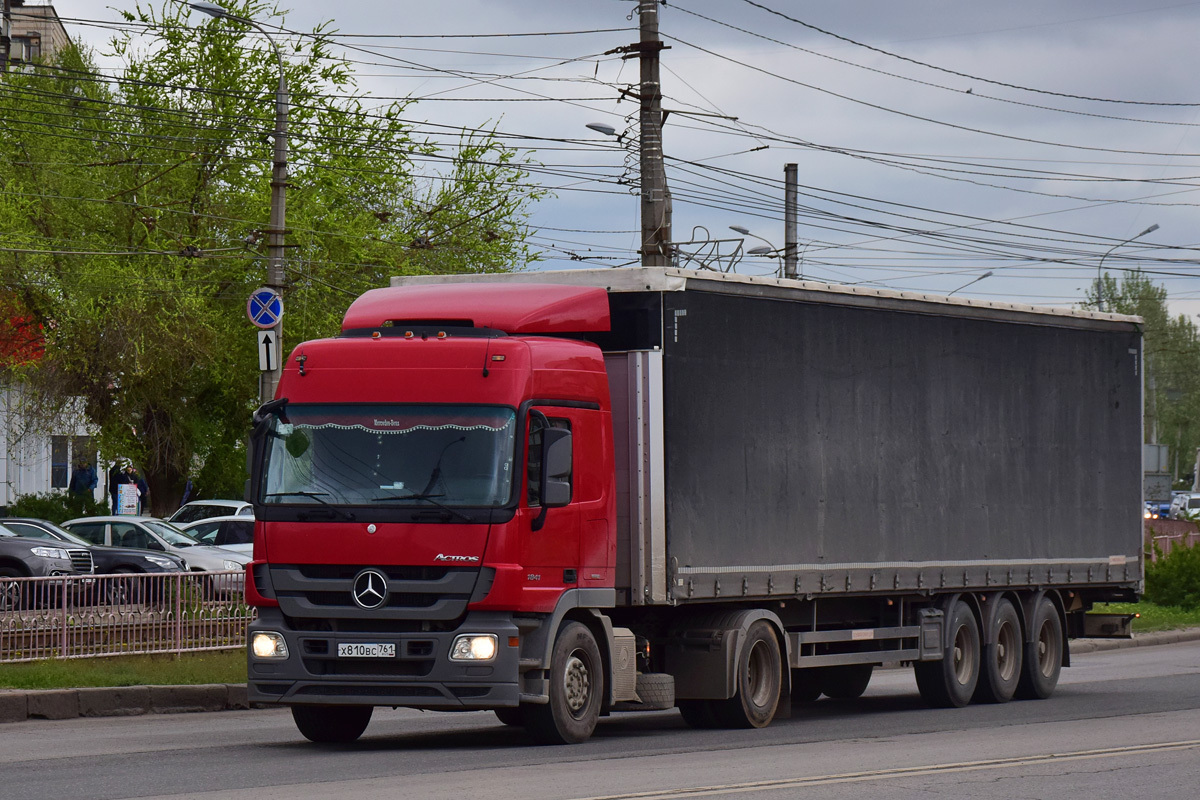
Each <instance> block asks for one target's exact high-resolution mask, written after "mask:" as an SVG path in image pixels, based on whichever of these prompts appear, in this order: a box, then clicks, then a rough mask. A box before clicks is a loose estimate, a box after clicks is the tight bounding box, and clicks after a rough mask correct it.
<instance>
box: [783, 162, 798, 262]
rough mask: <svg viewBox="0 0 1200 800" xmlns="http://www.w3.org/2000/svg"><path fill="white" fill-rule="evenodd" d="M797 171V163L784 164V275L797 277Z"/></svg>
mask: <svg viewBox="0 0 1200 800" xmlns="http://www.w3.org/2000/svg"><path fill="white" fill-rule="evenodd" d="M796 171H797V166H796V165H795V164H784V165H783V183H784V190H783V277H785V278H795V277H796V263H797V261H798V260H799V259H797V258H796Z"/></svg>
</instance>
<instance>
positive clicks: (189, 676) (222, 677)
mask: <svg viewBox="0 0 1200 800" xmlns="http://www.w3.org/2000/svg"><path fill="white" fill-rule="evenodd" d="M245 682H246V651H245V650H244V649H241V648H239V649H237V650H220V651H214V652H208V653H183V654H181V655H178V656H174V655H153V656H145V655H142V656H113V657H111V658H109V657H105V658H72V659H63V660H45V661H28V662H23V663H20V664H0V688H3V689H76V688H80V687H84V686H172V685H195V684H202V683H245Z"/></svg>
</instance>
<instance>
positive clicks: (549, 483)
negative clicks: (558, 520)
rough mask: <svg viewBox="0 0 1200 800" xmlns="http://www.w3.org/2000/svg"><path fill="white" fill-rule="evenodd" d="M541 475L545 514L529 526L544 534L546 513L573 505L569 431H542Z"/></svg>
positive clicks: (559, 429) (540, 482)
mask: <svg viewBox="0 0 1200 800" xmlns="http://www.w3.org/2000/svg"><path fill="white" fill-rule="evenodd" d="M541 449H542V452H541V459H542V474H541V479H540V481H539V486H538V496H539V498H540V499H541V504H542V510H541V511H540V512H539V513H538V515H537V516H536V517H535V518H534V519H533V522H532V523H531V524H530V526H529V527H530V530H535V531H537V530H541V529H542V526H543V525H545V524H546V511H547V510H549V509H551V508H559V507H561V506H565V505H567V504H568V503H570V502H571V463H572V452H571V431H569V430H567V429H566V428H544V429H543V430H542V448H541Z"/></svg>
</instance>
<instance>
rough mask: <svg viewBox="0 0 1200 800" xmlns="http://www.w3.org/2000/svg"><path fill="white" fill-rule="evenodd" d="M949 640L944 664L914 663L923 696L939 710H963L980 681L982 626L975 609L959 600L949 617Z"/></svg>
mask: <svg viewBox="0 0 1200 800" xmlns="http://www.w3.org/2000/svg"><path fill="white" fill-rule="evenodd" d="M946 627H947V634H948V635H947V639H948V643H947V645H946V649H945V652H943V654H942V660H941V661H918V662H916V663H914V664H913V672H914V673H915V674H916V677H917V689H919V690H920V692H921V697H922V698H923V699H924V700H925V702H926V703H928V704H929V705H931V706H934V707H935V708H962V707H963V706H965V705H966V704H967V703H970V702H971V696H972V695H973V694H975V686H976V684H977V683H978V682H979V662H980V659H981V655H980V647H979V623H977V622H976V621H975V615H974V614H973V613H971V608H970V606H968V605H967V604H966V603H964V602H963V601H962V600H956V601H955V602H954V605H953V606H951V608H950V613H949V614H947V615H946Z"/></svg>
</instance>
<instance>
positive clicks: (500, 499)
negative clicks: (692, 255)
mask: <svg viewBox="0 0 1200 800" xmlns="http://www.w3.org/2000/svg"><path fill="white" fill-rule="evenodd" d="M1142 358H1143V354H1142V339H1141V333H1140V327H1139V320H1138V319H1137V318H1135V317H1126V316H1119V315H1114V314H1107V313H1097V312H1090V311H1080V310H1064V309H1048V308H1035V307H1029V306H1020V305H1012V304H1006V303H989V302H980V301H977V300H969V299H962V298H953V297H951V298H946V297H938V296H931V295H921V294H912V293H903V292H895V291H888V290H870V289H863V288H854V287H842V286H836V285H828V284H823V283H815V282H810V281H796V280H780V279H774V278H757V277H748V276H739V275H734V274H729V273H720V272H711V271H687V270H677V269H661V268H634V269H612V270H591V269H584V270H565V271H558V272H528V273H512V274H488V275H460V276H426V277H403V278H396V279H393V281H392V285H391V286H389V287H386V288H380V289H374V290H371V291H368V292H367V293H365V294H364V295H362V296H361V297H360V298H358V299H357V300H355V301H354V302H353V303H352V304H351V305H350V307H349V309H348V310H347V311H346V314H345V318H344V321H343V325H342V331H341V333H340V334H338V335H337V336H334V337H332V338H329V339H321V340H316V341H308V342H304V343H302V344H300V345H298V346H297V347H296V348H295V349H294V350H293V351H292V353H291V355H290V356H289V358H288V360H287V362H286V367H285V369H284V371H283V375H282V378H281V380H280V382H279V388H278V393H277V396H276V398H275V399H274V400H272V401H271V402H269V403H266V404H265V405H264V406H263V407H262V408H260V409H259V410H258V412H256V414H255V416H254V428H253V433H252V436H251V440H250V441H251V448H250V451H251V454H250V455H251V479H250V482H249V483H248V489H247V499H248V500H249V501H251V502H253V504H254V508H255V516H256V520H257V521H256V527H257V530H256V534H255V540H254V560H253V562H252V563H251V564H250V565H249V567H248V580H247V598H248V601H249V602H250V603H251V604H252V605H254V606H256V607H257V612H258V614H257V619H256V620H255V621H254V622H253V623H252V624H251V626H250V629H249V633H248V637H249V641H248V659H249V664H248V669H249V683H248V688H249V696H250V700H251V701H252V702H255V703H268V704H280V705H285V706H290V707H291V710H292V713H293V716H294V718H295V721H296V724H297V726H298V728H299V730H300V732H301V733H303V734H304V735H305V736H306V737H307V738H309V739H312V740H314V741H351V740H354V739H356V738H357V737H358V736H360V735H361V734H362V732H363V731H364V730H365V728H366V726H367V724H368V723H369V721H370V718H371V714H372V710H373V708H374V707H376V706H394V707H395V706H399V707H410V708H421V709H434V710H468V709H490V710H493V711H495V713H496V715H497V716H498V717H499V719H500V721H501V722H504V723H506V724H510V725H520V726H524V727H525V728H526V729H528V730H529V731H530V732H531V733H532V735H533V738H534V739H536V740H537V741H541V742H549V743H576V742H582V741H584V740H586V739H587V738H588V737H589V736H590V735H591V734H592V732H593V730H594V728H595V726H596V724H597V721H598V719H599V718H600V717H602V716H604V715H607V714H609V713H612V712H614V711H622V710H635V709H649V708H670V707H673V706H677V707H678V708H679V711H680V712H681V713H682V715H683V717H684V719H685V720H686V721H687V722H688V723H689V724H691V725H693V726H699V727H713V726H728V727H762V726H765V725H767V724H768V723H770V722H771V720H772V719H773V718H775V717H777V716H785V715H787V714H788V713H790V711H791V708H792V706H793V705H796V704H801V703H804V702H808V701H812V700H814V699H816V698H818V697H819V696H821V695H826V696H829V697H833V698H853V697H857V696H858V695H860V694H861V693H862V692H863V691H864V690H865V688H866V686H867V684H868V682H869V680H870V678H871V675H872V671H873V670H874V669H875V668H876V667H878V666H880V665H885V664H911V666H912V668H913V670H914V672H915V676H916V682H917V686H918V688H919V690H920V693H921V696H922V697H923V698H924V699H925V700H926V701H927V702H928V703H930V704H932V705H935V706H953V707H960V706H965V705H967V704H969V703H972V702H989V703H1002V702H1005V701H1008V700H1010V699H1012V698H1014V697H1018V698H1045V697H1048V696H1049V695H1050V694H1051V693H1052V692H1053V691H1054V689H1055V686H1056V684H1057V682H1058V678H1059V673H1060V669H1061V668H1062V667H1064V666H1068V665H1069V664H1070V650H1069V638H1070V637H1072V636H1077V635H1080V634H1081V633H1082V632H1083V631H1084V626H1085V619H1084V613H1085V612H1086V611H1088V610H1089V609H1090V608H1091V607H1092V605H1093V604H1094V603H1097V602H1101V601H1118V600H1131V599H1135V598H1136V597H1137V595H1138V594H1139V592H1140V591H1141V589H1142V585H1143V561H1142V539H1141V507H1142V470H1141V452H1142Z"/></svg>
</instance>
